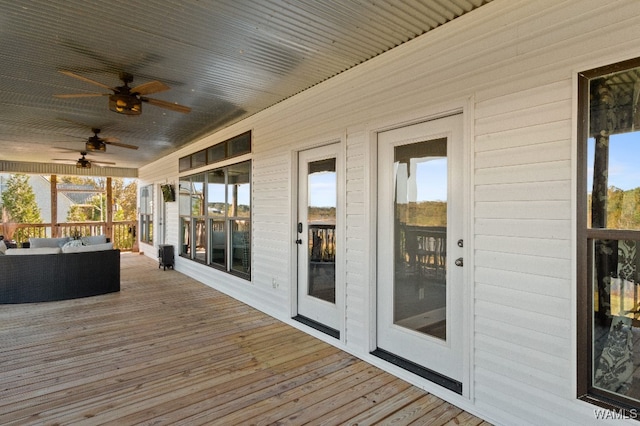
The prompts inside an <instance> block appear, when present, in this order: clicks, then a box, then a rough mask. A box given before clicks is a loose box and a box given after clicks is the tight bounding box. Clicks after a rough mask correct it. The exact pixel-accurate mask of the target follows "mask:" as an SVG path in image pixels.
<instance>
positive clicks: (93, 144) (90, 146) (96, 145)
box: [85, 136, 107, 152]
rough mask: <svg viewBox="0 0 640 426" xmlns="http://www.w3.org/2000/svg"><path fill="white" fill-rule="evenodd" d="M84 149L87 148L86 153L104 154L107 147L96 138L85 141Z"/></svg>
mask: <svg viewBox="0 0 640 426" xmlns="http://www.w3.org/2000/svg"><path fill="white" fill-rule="evenodd" d="M85 147H86V148H87V151H100V152H105V151H106V150H107V145H106V144H105V143H104V142H103V141H102V140H100V138H98V137H97V136H92V137H90V138H89V139H88V140H87V143H86V144H85Z"/></svg>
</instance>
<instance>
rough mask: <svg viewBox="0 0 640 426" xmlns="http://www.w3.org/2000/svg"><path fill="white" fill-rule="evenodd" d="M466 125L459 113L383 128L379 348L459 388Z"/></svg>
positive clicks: (394, 359) (392, 358) (380, 139)
mask: <svg viewBox="0 0 640 426" xmlns="http://www.w3.org/2000/svg"><path fill="white" fill-rule="evenodd" d="M462 123H463V122H462V115H461V114H458V115H452V116H449V117H445V118H440V119H437V120H433V121H427V122H423V123H418V124H414V125H410V126H406V127H401V128H397V129H393V130H388V131H385V132H381V133H379V134H378V215H377V218H378V239H377V244H378V246H377V249H378V250H377V251H378V256H377V258H378V265H377V305H376V306H377V324H376V326H377V349H376V350H375V351H374V354H376V355H378V356H380V357H381V358H383V359H386V360H388V361H390V362H393V363H396V364H397V365H399V366H401V367H403V368H407V369H410V370H411V371H413V372H416V371H419V373H416V374H419V375H421V376H422V377H425V378H427V379H429V380H433V381H434V382H436V383H439V384H441V385H442V386H445V387H447V388H449V389H451V390H453V391H455V392H458V393H462V392H463V386H462V380H463V368H464V366H463V345H462V334H463V327H462V324H463V318H464V316H465V313H464V312H463V303H462V299H463V291H462V289H463V268H462V267H461V266H462V263H463V262H462V256H463V248H462V247H463V245H464V241H463V214H464V203H463V192H464V188H463V185H464V183H463V156H462V146H463V143H462V139H463V138H462V128H463V126H462ZM454 259H456V260H455V261H454Z"/></svg>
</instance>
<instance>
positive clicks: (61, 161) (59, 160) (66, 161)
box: [51, 158, 77, 164]
mask: <svg viewBox="0 0 640 426" xmlns="http://www.w3.org/2000/svg"><path fill="white" fill-rule="evenodd" d="M51 161H53V162H54V163H58V164H76V161H77V160H69V159H67V158H54V159H52V160H51Z"/></svg>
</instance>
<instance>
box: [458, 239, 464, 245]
mask: <svg viewBox="0 0 640 426" xmlns="http://www.w3.org/2000/svg"><path fill="white" fill-rule="evenodd" d="M458 247H464V240H463V239H459V240H458Z"/></svg>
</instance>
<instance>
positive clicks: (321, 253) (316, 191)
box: [307, 158, 338, 303]
mask: <svg viewBox="0 0 640 426" xmlns="http://www.w3.org/2000/svg"><path fill="white" fill-rule="evenodd" d="M308 164H309V169H308V174H307V194H308V197H307V199H308V206H307V229H308V242H309V244H308V247H309V268H308V270H309V275H308V276H309V285H308V294H309V296H312V297H316V298H318V299H322V300H325V301H327V302H331V303H335V301H336V240H335V229H336V202H337V194H338V192H337V186H336V185H337V181H336V159H335V158H329V159H326V160H320V161H313V162H310V163H308Z"/></svg>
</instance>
